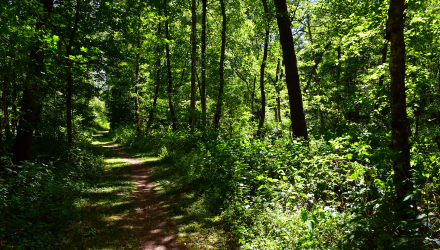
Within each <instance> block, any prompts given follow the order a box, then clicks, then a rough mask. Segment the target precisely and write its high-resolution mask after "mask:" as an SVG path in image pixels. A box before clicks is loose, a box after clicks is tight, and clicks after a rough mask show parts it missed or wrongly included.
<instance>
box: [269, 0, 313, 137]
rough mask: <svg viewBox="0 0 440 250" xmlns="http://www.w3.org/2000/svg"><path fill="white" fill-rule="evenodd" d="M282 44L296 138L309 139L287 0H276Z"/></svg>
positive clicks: (293, 130) (291, 117)
mask: <svg viewBox="0 0 440 250" xmlns="http://www.w3.org/2000/svg"><path fill="white" fill-rule="evenodd" d="M274 1H275V7H276V13H277V23H278V29H279V34H280V43H281V46H282V48H283V61H284V65H285V69H286V85H287V91H288V93H289V105H290V119H291V122H292V133H293V135H294V136H295V137H303V138H304V139H307V137H308V135H307V125H306V119H305V115H304V108H303V102H302V95H301V86H300V79H299V74H298V66H297V61H296V60H297V59H296V54H295V46H294V43H293V36H292V30H291V21H290V16H289V12H288V10H287V3H286V0H274Z"/></svg>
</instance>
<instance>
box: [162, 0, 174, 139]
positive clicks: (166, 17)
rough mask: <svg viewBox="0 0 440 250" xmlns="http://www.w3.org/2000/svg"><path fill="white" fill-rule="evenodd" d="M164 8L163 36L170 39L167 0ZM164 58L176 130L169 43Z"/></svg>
mask: <svg viewBox="0 0 440 250" xmlns="http://www.w3.org/2000/svg"><path fill="white" fill-rule="evenodd" d="M163 5H164V10H165V36H166V39H167V40H168V41H169V40H170V34H169V30H168V10H167V0H163ZM165 50H166V58H167V72H168V104H169V107H170V114H171V121H172V128H173V131H176V130H177V119H176V114H175V113H174V105H173V77H172V75H171V60H170V45H169V43H167V44H166V49H165Z"/></svg>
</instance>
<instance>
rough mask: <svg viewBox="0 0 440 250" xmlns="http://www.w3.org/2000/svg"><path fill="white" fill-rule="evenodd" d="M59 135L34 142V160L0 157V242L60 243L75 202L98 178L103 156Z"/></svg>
mask: <svg viewBox="0 0 440 250" xmlns="http://www.w3.org/2000/svg"><path fill="white" fill-rule="evenodd" d="M85 145H86V143H77V144H76V145H74V146H69V145H68V144H67V143H65V142H63V141H59V140H57V141H56V140H50V141H44V140H43V139H41V140H40V142H39V147H38V152H34V153H35V155H38V157H37V158H35V159H34V160H33V161H28V162H21V163H12V161H11V157H12V156H11V155H10V154H9V153H7V152H5V151H4V152H3V156H1V159H0V237H1V239H0V248H1V249H9V248H11V249H60V245H59V244H60V243H57V242H60V238H61V237H62V236H63V233H64V229H65V228H66V227H67V226H68V225H69V224H70V223H71V221H74V220H75V219H76V217H77V211H75V206H74V205H73V204H74V202H75V201H76V200H77V199H78V198H80V197H81V194H82V191H83V190H85V189H86V188H88V187H91V186H93V185H94V182H95V181H96V180H97V179H99V176H100V174H101V171H102V167H103V159H102V158H101V157H96V156H94V155H92V154H91V153H90V152H88V151H87V150H86V149H85Z"/></svg>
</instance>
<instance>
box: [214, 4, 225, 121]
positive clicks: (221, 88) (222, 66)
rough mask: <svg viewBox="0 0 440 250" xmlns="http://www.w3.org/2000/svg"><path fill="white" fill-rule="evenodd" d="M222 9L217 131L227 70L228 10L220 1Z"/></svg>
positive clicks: (216, 112) (215, 117) (216, 116)
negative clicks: (225, 71)
mask: <svg viewBox="0 0 440 250" xmlns="http://www.w3.org/2000/svg"><path fill="white" fill-rule="evenodd" d="M220 7H221V13H222V39H221V40H222V45H221V50H220V70H219V75H220V84H219V91H218V98H217V106H216V111H215V116H214V126H215V129H218V128H219V127H220V118H221V116H222V105H223V95H224V93H223V92H224V87H225V76H224V69H225V50H226V10H225V3H224V0H220Z"/></svg>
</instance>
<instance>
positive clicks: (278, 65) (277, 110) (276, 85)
mask: <svg viewBox="0 0 440 250" xmlns="http://www.w3.org/2000/svg"><path fill="white" fill-rule="evenodd" d="M280 61H281V60H280V59H279V58H278V62H277V70H276V72H275V82H274V87H275V92H276V98H275V122H277V123H278V122H281V119H279V114H278V112H279V109H278V98H279V97H280V90H279V86H278V74H279V73H280Z"/></svg>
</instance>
